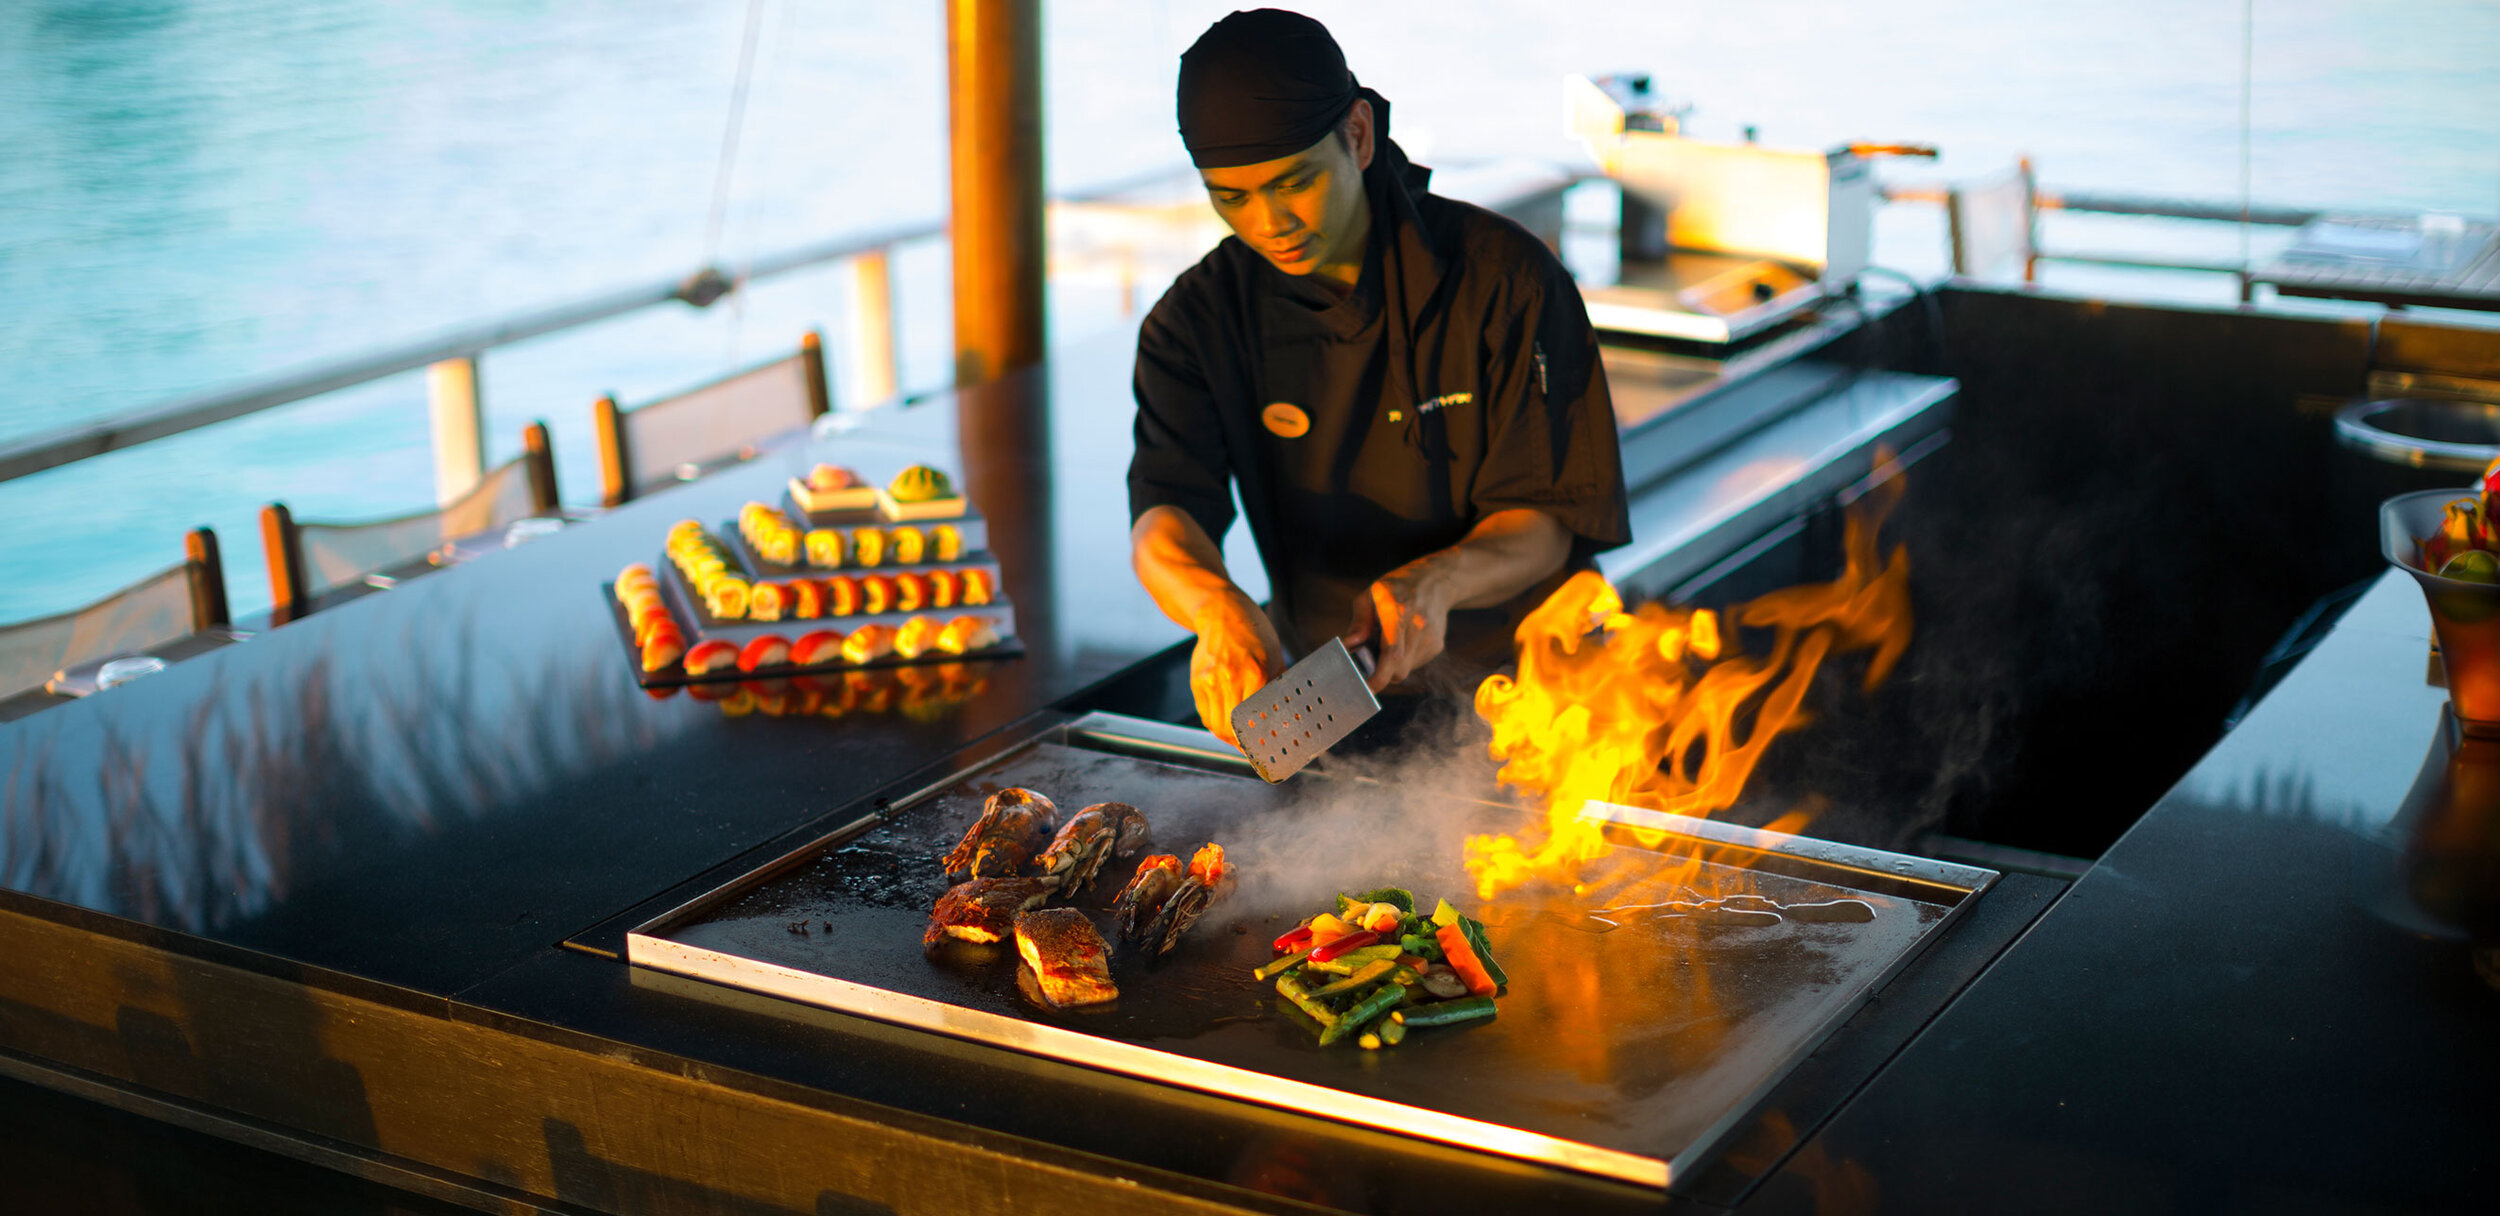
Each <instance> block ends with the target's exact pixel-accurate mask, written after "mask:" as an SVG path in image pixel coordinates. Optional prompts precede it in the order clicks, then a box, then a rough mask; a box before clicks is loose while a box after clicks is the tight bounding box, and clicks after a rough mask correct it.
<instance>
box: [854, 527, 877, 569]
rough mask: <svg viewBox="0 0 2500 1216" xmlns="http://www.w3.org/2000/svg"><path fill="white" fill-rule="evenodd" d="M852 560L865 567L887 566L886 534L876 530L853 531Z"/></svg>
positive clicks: (858, 529)
mask: <svg viewBox="0 0 2500 1216" xmlns="http://www.w3.org/2000/svg"><path fill="white" fill-rule="evenodd" d="M851 560H852V561H854V562H857V563H858V564H860V565H863V566H882V565H884V564H885V533H883V532H880V531H878V530H877V529H875V528H853V529H851Z"/></svg>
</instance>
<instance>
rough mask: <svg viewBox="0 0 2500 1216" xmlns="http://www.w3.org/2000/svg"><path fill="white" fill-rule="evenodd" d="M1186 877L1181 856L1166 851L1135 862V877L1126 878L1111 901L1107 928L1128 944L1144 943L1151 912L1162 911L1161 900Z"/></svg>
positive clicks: (1170, 893)
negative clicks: (1109, 926) (1126, 883)
mask: <svg viewBox="0 0 2500 1216" xmlns="http://www.w3.org/2000/svg"><path fill="white" fill-rule="evenodd" d="M1188 876H1189V870H1188V868H1187V867H1185V866H1183V865H1182V864H1181V859H1180V858H1178V857H1175V856H1173V855H1171V854H1170V853H1157V854H1155V855H1154V856H1152V857H1149V858H1147V859H1146V860H1144V861H1141V862H1138V863H1137V877H1135V878H1132V879H1130V880H1128V885H1127V886H1125V887H1122V888H1120V893H1119V895H1118V896H1116V897H1114V898H1113V899H1112V901H1111V930H1112V932H1113V933H1114V934H1115V935H1117V936H1118V937H1119V939H1120V940H1121V941H1122V942H1124V943H1126V944H1128V945H1130V946H1142V945H1144V944H1145V942H1146V926H1147V925H1148V924H1150V923H1152V922H1153V921H1154V917H1155V913H1157V912H1160V911H1162V910H1163V901H1165V900H1167V899H1170V898H1171V897H1172V892H1174V891H1176V890H1179V889H1180V885H1181V880H1182V879H1184V878H1186V877H1188Z"/></svg>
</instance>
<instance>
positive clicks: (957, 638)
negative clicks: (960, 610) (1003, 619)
mask: <svg viewBox="0 0 2500 1216" xmlns="http://www.w3.org/2000/svg"><path fill="white" fill-rule="evenodd" d="M937 644H938V649H940V650H943V651H945V652H946V653H948V654H969V653H971V652H972V651H975V650H986V649H988V648H990V647H992V646H996V645H998V626H996V625H994V624H992V623H990V619H989V618H988V617H984V616H959V617H956V618H955V619H954V620H951V621H948V622H946V628H945V629H943V630H940V631H939V632H938V639H937Z"/></svg>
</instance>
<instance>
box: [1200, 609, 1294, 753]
mask: <svg viewBox="0 0 2500 1216" xmlns="http://www.w3.org/2000/svg"><path fill="white" fill-rule="evenodd" d="M1192 628H1193V629H1194V630H1195V631H1196V632H1197V634H1198V645H1197V648H1196V649H1194V650H1192V651H1191V652H1190V654H1189V694H1190V696H1192V697H1193V698H1195V699H1196V700H1197V702H1198V720H1199V721H1201V722H1204V723H1206V726H1207V729H1208V730H1211V731H1214V732H1215V734H1216V737H1217V738H1220V739H1222V740H1224V741H1225V742H1226V743H1230V744H1232V745H1233V746H1235V747H1239V746H1241V741H1240V740H1239V739H1236V738H1234V737H1233V707H1234V706H1237V705H1239V704H1241V703H1242V702H1243V701H1244V700H1247V699H1248V698H1249V696H1250V694H1251V693H1254V692H1257V691H1258V690H1259V689H1260V688H1262V687H1264V686H1265V685H1266V684H1267V682H1268V681H1270V680H1273V679H1275V678H1276V677H1278V676H1280V675H1283V674H1285V647H1284V644H1283V643H1282V642H1280V641H1278V640H1277V638H1276V626H1274V625H1273V624H1270V623H1269V622H1268V619H1267V613H1266V612H1265V611H1263V610H1262V609H1260V607H1259V606H1258V605H1257V604H1255V603H1252V602H1251V601H1250V597H1248V596H1246V595H1239V594H1235V595H1228V596H1218V597H1216V598H1215V599H1214V600H1212V601H1210V602H1209V603H1208V604H1207V606H1206V607H1205V608H1204V609H1201V610H1200V611H1199V613H1198V619H1197V620H1196V621H1195V622H1193V624H1192Z"/></svg>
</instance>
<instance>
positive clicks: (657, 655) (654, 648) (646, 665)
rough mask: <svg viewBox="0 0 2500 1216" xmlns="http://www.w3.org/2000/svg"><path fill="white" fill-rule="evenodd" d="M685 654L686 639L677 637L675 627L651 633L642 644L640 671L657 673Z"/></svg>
mask: <svg viewBox="0 0 2500 1216" xmlns="http://www.w3.org/2000/svg"><path fill="white" fill-rule="evenodd" d="M685 653H686V639H684V638H683V637H680V636H678V634H677V629H676V626H673V625H672V626H670V627H669V628H668V629H666V630H662V631H659V632H655V633H653V634H652V635H651V636H650V637H649V638H647V639H645V640H644V642H643V644H642V669H643V670H644V671H658V670H660V669H661V668H664V667H666V666H668V665H669V664H671V663H674V662H676V661H677V660H678V659H679V658H680V657H682V656H683V655H684V654H685Z"/></svg>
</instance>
